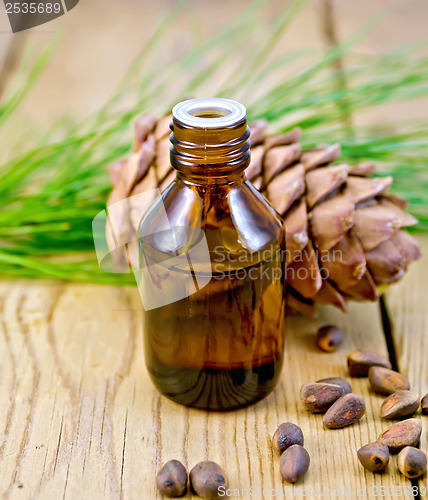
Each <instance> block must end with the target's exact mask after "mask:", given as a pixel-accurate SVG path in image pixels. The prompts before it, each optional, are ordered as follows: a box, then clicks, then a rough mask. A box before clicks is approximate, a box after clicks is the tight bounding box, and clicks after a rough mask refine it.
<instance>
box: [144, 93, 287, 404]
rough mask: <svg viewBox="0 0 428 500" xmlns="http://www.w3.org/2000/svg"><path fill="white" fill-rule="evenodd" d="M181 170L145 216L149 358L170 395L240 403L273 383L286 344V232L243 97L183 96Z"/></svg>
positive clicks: (175, 136)
mask: <svg viewBox="0 0 428 500" xmlns="http://www.w3.org/2000/svg"><path fill="white" fill-rule="evenodd" d="M171 129H172V134H171V143H172V146H171V164H172V166H173V167H174V168H175V169H176V170H177V176H176V179H175V180H174V181H173V182H172V184H171V185H170V186H169V187H168V188H167V189H166V190H165V191H164V193H163V194H162V197H161V198H159V199H158V200H157V201H156V202H155V203H154V205H153V206H152V207H151V208H150V209H149V211H148V212H147V213H146V215H145V216H144V217H143V219H142V221H141V224H140V260H141V265H142V279H141V285H140V286H141V287H142V288H143V289H144V291H143V294H144V296H145V297H146V299H147V301H148V302H149V303H150V305H149V307H146V311H145V315H144V316H145V329H144V347H145V357H146V364H147V367H148V371H149V374H150V376H151V378H152V381H153V383H154V384H155V386H156V387H157V388H158V389H159V390H160V392H161V393H163V394H164V395H165V396H167V397H169V398H170V399H172V400H174V401H176V402H178V403H182V404H185V405H189V406H193V407H197V408H203V409H207V410H229V409H233V408H239V407H242V406H245V405H248V404H251V403H254V402H255V401H257V400H259V399H261V398H263V397H264V396H266V395H267V394H269V392H271V391H272V389H273V388H274V386H275V384H276V382H277V379H278V376H279V373H280V371H281V367H282V361H283V349H284V269H283V262H284V258H283V257H284V251H285V231H284V226H283V223H282V221H281V218H280V217H279V215H278V214H277V213H276V212H275V210H274V209H273V208H272V207H271V205H270V204H269V203H268V202H267V201H266V199H265V198H264V197H263V196H262V195H261V194H260V193H259V192H258V191H257V190H256V189H255V188H254V187H253V186H252V185H251V184H250V183H249V182H248V181H247V180H246V179H245V175H244V170H245V168H246V167H247V166H248V164H249V160H250V150H249V147H250V143H249V128H248V126H247V123H246V115H245V108H244V107H243V106H242V105H240V104H239V103H236V102H234V101H229V100H226V99H193V100H189V101H185V102H183V103H180V104H178V105H177V106H175V108H174V110H173V122H172V124H171Z"/></svg>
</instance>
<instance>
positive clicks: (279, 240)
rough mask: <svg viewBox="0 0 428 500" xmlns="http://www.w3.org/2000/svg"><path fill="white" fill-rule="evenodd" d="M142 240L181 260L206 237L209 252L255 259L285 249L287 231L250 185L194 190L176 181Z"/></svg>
mask: <svg viewBox="0 0 428 500" xmlns="http://www.w3.org/2000/svg"><path fill="white" fill-rule="evenodd" d="M171 231H172V232H173V233H174V237H171ZM168 233H169V235H168ZM139 237H140V238H143V239H144V241H145V243H146V245H149V246H150V247H153V249H155V250H156V251H157V252H161V253H164V254H175V255H177V253H180V252H182V251H183V250H184V249H186V248H189V246H191V245H192V244H193V243H194V241H197V240H199V239H200V238H202V237H205V239H206V241H207V245H208V249H209V251H210V252H213V251H215V252H216V253H218V252H223V253H234V252H239V253H246V254H254V253H256V252H261V251H266V250H272V251H276V250H277V249H278V248H279V247H282V246H283V244H284V241H285V229H284V223H283V221H282V219H281V217H280V215H279V214H278V213H277V212H276V211H275V210H274V208H273V207H272V206H271V205H270V203H269V202H268V201H267V200H266V198H265V197H264V196H263V195H262V194H261V193H260V192H259V191H258V190H257V189H256V188H255V187H254V186H253V185H252V184H251V183H250V182H249V181H244V182H240V183H236V184H232V185H222V186H195V185H191V184H187V183H184V182H182V181H181V180H180V179H176V180H174V181H173V182H172V183H171V184H170V186H168V188H167V189H166V190H165V191H164V192H163V193H162V195H161V197H159V198H158V199H157V200H156V201H155V203H154V204H153V205H152V206H151V207H150V208H149V210H148V211H147V212H146V214H145V216H144V217H143V218H142V220H141V223H140V227H139Z"/></svg>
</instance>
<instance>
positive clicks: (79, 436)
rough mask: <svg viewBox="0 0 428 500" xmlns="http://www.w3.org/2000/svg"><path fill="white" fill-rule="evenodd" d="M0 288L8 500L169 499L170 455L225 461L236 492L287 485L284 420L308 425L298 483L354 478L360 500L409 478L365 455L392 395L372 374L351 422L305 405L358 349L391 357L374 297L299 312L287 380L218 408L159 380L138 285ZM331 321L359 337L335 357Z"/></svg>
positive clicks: (0, 410)
mask: <svg viewBox="0 0 428 500" xmlns="http://www.w3.org/2000/svg"><path fill="white" fill-rule="evenodd" d="M0 296H1V323H0V328H1V337H0V338H1V340H0V342H1V343H0V353H1V359H2V364H1V367H0V370H1V372H0V398H1V400H0V470H1V474H0V492H1V493H3V492H6V495H9V497H10V498H22V496H23V495H24V496H25V497H26V498H32V497H34V496H39V497H40V498H57V497H59V496H63V497H64V498H82V497H84V498H93V499H97V498H105V497H110V498H141V497H144V498H157V496H156V492H155V489H154V476H155V473H156V470H157V469H158V468H159V467H160V465H161V464H162V463H163V462H164V461H166V460H168V459H171V458H176V459H178V460H181V461H183V463H184V464H185V465H186V466H187V467H189V468H191V467H192V466H193V465H194V464H195V463H196V462H198V461H199V460H203V459H207V458H209V459H211V460H215V461H217V462H219V463H220V464H222V465H223V467H224V468H225V470H226V471H227V473H228V475H229V477H230V483H231V485H232V486H233V488H241V489H242V488H249V487H251V486H254V487H260V488H270V489H271V488H280V487H281V486H282V482H281V478H280V475H279V471H278V467H279V458H278V457H277V456H274V455H273V453H272V450H271V447H270V436H271V435H272V434H273V432H274V431H275V429H276V427H277V425H278V424H279V423H281V422H283V421H293V422H296V423H297V424H299V425H300V426H301V427H302V429H303V431H304V434H305V439H306V447H307V449H308V451H309V453H310V455H311V460H312V463H311V467H310V470H309V471H308V473H307V474H306V476H305V478H304V480H301V481H299V482H298V483H296V488H299V489H300V490H302V489H303V488H304V487H305V488H333V489H340V488H349V489H350V490H351V493H350V495H351V496H349V495H348V498H354V497H355V495H356V493H355V492H356V490H357V488H358V489H361V488H368V489H370V488H372V487H374V486H378V487H379V486H380V485H383V486H386V487H394V488H395V487H396V485H399V486H405V485H407V484H409V483H407V482H406V481H405V480H404V479H403V478H402V477H400V476H397V475H396V474H394V473H392V472H390V473H388V474H385V475H381V476H379V475H373V474H371V473H365V472H364V470H363V468H362V467H361V466H360V464H359V463H358V461H357V458H356V450H357V449H358V448H359V447H360V446H361V445H363V444H365V443H368V442H369V441H373V440H375V439H376V437H377V436H378V435H379V434H380V433H381V432H382V430H383V429H384V428H386V427H387V426H388V424H385V423H384V422H380V419H379V418H375V417H374V416H373V415H378V411H379V407H380V404H381V401H382V400H381V398H379V397H377V396H374V395H372V394H370V392H369V390H368V384H367V380H365V379H362V380H353V381H352V384H353V386H354V390H355V392H356V393H358V394H361V395H362V396H363V397H364V399H365V401H366V404H367V415H366V416H365V417H364V418H363V420H362V421H361V422H360V423H358V424H356V425H354V426H352V427H349V428H346V429H342V430H336V431H325V430H324V429H323V428H322V417H321V416H320V415H318V416H317V415H310V414H308V413H307V412H306V411H305V410H304V409H303V408H302V406H301V404H300V402H299V388H300V386H301V385H302V384H303V383H305V382H309V381H314V380H317V379H319V378H321V377H325V376H333V375H338V376H342V375H346V353H348V352H349V351H350V350H352V349H354V348H356V347H366V348H369V349H375V350H377V351H379V352H382V353H386V346H385V343H384V338H383V334H382V330H381V326H380V321H379V315H378V309H377V306H376V304H352V305H351V308H350V313H349V314H348V315H344V314H342V313H340V312H337V311H334V310H332V309H331V308H324V309H323V310H322V314H321V318H320V320H319V321H318V322H309V321H308V320H306V319H304V318H301V317H296V318H290V319H289V320H288V325H287V329H288V332H287V346H286V360H285V367H284V370H283V373H282V377H281V381H280V384H279V386H278V387H277V389H276V390H275V391H274V392H273V393H272V394H271V395H270V396H269V397H268V398H267V399H265V400H264V401H261V402H259V403H258V404H256V405H254V406H252V407H250V408H247V409H243V410H239V411H236V412H230V413H226V414H219V413H211V414H208V413H205V412H201V411H197V410H191V409H188V408H185V407H182V406H180V405H176V404H174V403H172V402H170V401H169V400H167V399H165V398H164V397H161V396H160V395H159V394H158V393H157V392H156V391H155V390H154V388H153V386H152V385H151V383H150V381H149V379H148V376H147V373H146V369H145V366H144V358H143V348H142V326H141V325H142V311H141V303H140V300H139V296H138V292H137V291H136V289H123V288H114V287H101V286H85V285H64V284H55V283H52V284H46V283H37V282H28V283H27V282H22V281H20V282H16V283H9V284H6V283H2V284H0ZM326 322H334V323H337V324H338V325H340V326H342V327H343V328H344V329H345V331H346V333H347V337H346V341H345V344H344V345H343V346H342V347H341V349H340V350H339V351H338V352H336V353H333V354H324V353H320V352H319V351H318V350H317V349H316V348H315V347H314V335H313V334H314V332H315V331H316V330H317V328H318V326H319V325H320V324H324V323H326ZM352 495H354V496H352ZM245 497H246V498H248V496H245V495H244V498H245ZM388 498H408V497H406V496H405V495H404V496H400V495H398V494H397V495H391V496H390V497H388Z"/></svg>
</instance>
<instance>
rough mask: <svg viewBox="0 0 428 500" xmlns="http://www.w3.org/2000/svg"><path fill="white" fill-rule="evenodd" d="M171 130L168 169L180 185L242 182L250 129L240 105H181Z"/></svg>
mask: <svg viewBox="0 0 428 500" xmlns="http://www.w3.org/2000/svg"><path fill="white" fill-rule="evenodd" d="M177 107H178V110H177ZM170 128H171V130H172V133H171V135H170V141H171V148H170V158H171V165H172V166H173V167H174V168H175V169H176V170H177V175H178V177H179V178H180V179H181V180H183V182H189V183H192V184H199V185H206V184H209V185H220V184H230V183H235V182H240V181H242V180H243V179H244V170H245V169H246V168H247V166H248V165H249V162H250V140H249V138H250V129H249V127H248V126H247V120H246V116H245V108H244V107H243V106H242V105H240V104H238V103H234V102H233V101H228V100H226V99H192V100H189V101H184V102H183V103H180V104H179V105H177V106H176V107H175V108H174V110H173V121H172V123H171V126H170Z"/></svg>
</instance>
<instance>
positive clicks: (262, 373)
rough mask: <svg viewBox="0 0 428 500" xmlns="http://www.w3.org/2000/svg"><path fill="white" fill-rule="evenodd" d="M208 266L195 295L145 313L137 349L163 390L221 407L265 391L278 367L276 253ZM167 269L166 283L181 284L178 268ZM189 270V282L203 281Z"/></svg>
mask: <svg viewBox="0 0 428 500" xmlns="http://www.w3.org/2000/svg"><path fill="white" fill-rule="evenodd" d="M215 267H216V266H215V265H214V266H213V268H214V272H212V274H211V279H210V281H209V283H208V284H207V285H205V286H204V287H203V288H201V289H200V290H198V291H196V293H193V294H190V295H189V296H187V297H185V298H183V299H181V300H178V301H176V302H173V303H171V304H167V305H164V306H162V307H159V308H154V309H151V310H149V311H146V313H145V323H146V324H145V353H146V364H147V367H148V370H149V373H150V375H151V377H152V380H153V382H154V383H155V385H156V386H157V388H158V389H159V390H160V391H161V392H162V393H163V394H164V395H166V396H167V397H169V398H170V399H172V400H174V401H176V402H178V403H182V404H185V405H188V406H193V407H196V408H203V409H209V410H225V409H233V408H239V407H241V406H245V405H248V404H249V403H253V402H255V401H257V400H259V399H261V398H263V397H264V396H266V395H267V394H268V393H269V392H271V390H272V389H273V388H274V386H275V384H276V382H277V379H278V376H279V373H280V371H281V367H282V360H283V348H284V345H283V343H284V333H283V332H284V325H283V323H284V308H283V287H284V283H283V279H284V277H283V272H282V250H281V249H279V250H277V251H276V252H275V253H274V254H273V255H271V256H270V257H269V258H268V259H267V260H264V261H261V262H258V263H256V264H253V265H250V266H248V267H241V268H239V269H232V270H228V271H219V272H215ZM229 267H230V266H229ZM167 274H168V278H169V279H171V280H173V281H174V282H176V281H177V280H179V281H181V282H182V283H183V282H185V281H186V277H184V276H180V275H181V274H183V271H182V270H180V269H174V268H170V269H169V270H168V271H167ZM192 274H193V275H194V276H193V278H194V279H195V281H196V282H197V283H198V282H199V283H201V282H203V281H204V276H201V274H203V273H200V272H198V271H195V270H194V271H193V273H192ZM169 279H168V280H164V281H163V283H166V282H167V281H169ZM166 286H167V285H166Z"/></svg>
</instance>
